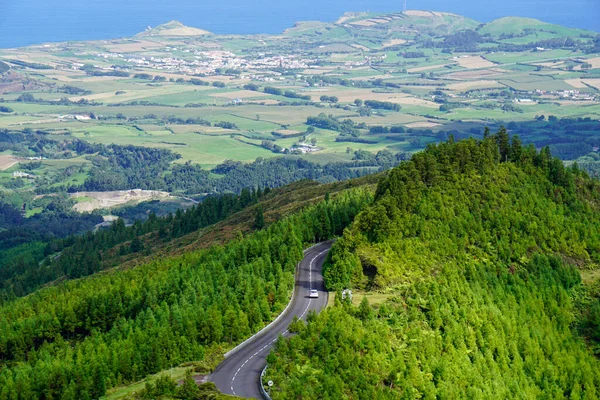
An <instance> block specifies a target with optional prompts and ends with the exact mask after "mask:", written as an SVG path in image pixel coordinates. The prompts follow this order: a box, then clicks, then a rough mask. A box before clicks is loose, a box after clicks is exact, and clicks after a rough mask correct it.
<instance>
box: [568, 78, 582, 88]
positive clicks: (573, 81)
mask: <svg viewBox="0 0 600 400" xmlns="http://www.w3.org/2000/svg"><path fill="white" fill-rule="evenodd" d="M565 83H566V84H568V85H571V86H573V87H574V88H577V89H584V88H586V87H587V86H585V85H584V83H583V82H582V81H581V79H579V78H574V79H565Z"/></svg>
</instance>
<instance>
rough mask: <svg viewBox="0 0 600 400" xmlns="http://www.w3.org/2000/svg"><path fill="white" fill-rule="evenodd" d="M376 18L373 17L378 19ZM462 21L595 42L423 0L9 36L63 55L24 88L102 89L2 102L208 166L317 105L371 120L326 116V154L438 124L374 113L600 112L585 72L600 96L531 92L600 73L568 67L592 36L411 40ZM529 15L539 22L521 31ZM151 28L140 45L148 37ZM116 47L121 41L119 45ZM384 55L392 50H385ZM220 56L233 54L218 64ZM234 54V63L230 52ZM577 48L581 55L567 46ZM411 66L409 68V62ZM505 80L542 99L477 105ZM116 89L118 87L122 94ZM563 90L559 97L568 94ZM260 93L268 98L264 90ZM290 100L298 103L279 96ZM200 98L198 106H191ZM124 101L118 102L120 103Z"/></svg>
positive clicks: (16, 125) (457, 120)
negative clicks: (394, 7)
mask: <svg viewBox="0 0 600 400" xmlns="http://www.w3.org/2000/svg"><path fill="white" fill-rule="evenodd" d="M369 18H375V21H373V20H370V19H369ZM357 22H358V24H356V23H357ZM464 29H473V30H476V31H477V32H478V33H479V34H481V35H483V34H488V33H489V34H490V35H491V36H492V37H493V38H494V39H495V40H499V36H500V35H502V34H509V35H510V34H512V35H514V36H515V37H512V38H507V39H502V41H503V42H504V43H513V44H528V43H533V42H536V41H540V40H546V39H551V38H556V37H572V38H575V37H577V40H581V41H582V43H587V42H589V40H590V39H589V37H592V36H593V34H592V33H590V32H588V31H583V30H578V29H571V28H564V27H560V26H557V25H552V24H547V23H543V22H540V21H536V20H532V19H527V18H503V19H500V20H496V21H493V22H491V23H488V24H484V25H481V26H480V24H479V23H478V22H477V21H473V20H471V19H468V18H464V17H461V16H456V15H451V14H445V13H435V14H433V13H429V14H427V13H425V14H424V13H414V14H411V15H404V16H401V17H400V14H397V13H396V14H381V13H363V14H355V15H353V16H352V17H350V19H347V20H345V21H344V22H341V23H339V24H335V23H326V22H314V21H312V22H304V23H299V24H298V25H297V26H295V27H293V28H290V29H288V30H287V31H286V32H285V33H283V34H281V35H276V36H269V35H256V36H252V35H249V36H239V35H224V36H219V35H210V36H203V37H202V39H201V40H196V39H194V40H182V39H181V38H170V37H160V36H152V37H148V36H146V37H136V38H135V39H133V40H128V39H120V40H117V41H114V42H110V43H108V42H90V43H82V44H78V45H77V46H74V47H69V46H64V48H63V49H61V50H58V51H57V50H52V51H51V50H46V49H44V48H42V47H31V48H24V49H12V50H0V58H9V59H15V58H20V59H23V60H29V61H30V62H39V63H43V64H51V65H57V64H60V65H63V66H66V67H67V69H56V70H32V69H29V68H24V67H15V70H16V71H18V72H19V74H22V75H23V76H24V77H25V79H31V80H33V81H35V82H38V83H39V85H38V87H37V88H34V89H31V90H28V91H27V92H29V93H31V94H33V95H34V96H35V98H36V99H42V100H46V101H49V100H56V99H60V98H63V97H69V98H70V99H71V100H72V101H77V100H79V99H81V98H85V99H88V100H89V101H96V102H100V103H102V104H98V105H93V106H92V105H89V104H88V105H75V104H71V105H49V104H39V103H36V104H29V103H19V102H16V101H15V100H16V98H17V97H19V96H20V95H21V94H23V92H22V91H21V90H17V89H15V90H17V91H16V92H14V93H4V94H3V95H2V97H3V98H4V99H5V100H6V102H5V103H4V104H5V105H7V106H9V107H10V108H12V109H13V110H14V113H12V114H8V115H2V116H0V129H4V128H6V129H10V130H22V129H25V128H29V129H32V130H34V131H36V130H42V131H46V132H50V133H52V134H53V136H52V137H53V138H59V137H60V138H61V139H60V140H68V139H69V136H56V135H58V134H65V133H70V134H71V135H72V136H73V137H76V138H80V139H83V140H86V141H89V142H92V143H102V144H111V143H116V144H121V145H129V144H132V145H136V146H148V147H155V148H165V149H170V150H172V151H174V152H176V153H178V154H180V155H181V156H182V158H181V159H180V160H179V161H177V162H186V161H188V160H190V161H192V162H194V163H199V164H200V165H202V166H205V167H213V166H215V165H217V164H219V163H221V162H222V161H224V160H225V159H234V160H240V161H252V160H254V159H255V158H256V157H274V156H277V154H275V153H272V152H270V151H268V150H266V149H264V148H262V147H260V145H261V142H262V141H263V140H274V141H275V143H276V144H277V145H279V146H281V147H283V148H290V147H291V146H292V145H294V144H295V143H297V142H298V141H299V140H300V138H299V137H283V138H281V137H277V136H274V135H272V134H271V133H272V132H273V131H277V130H284V129H290V130H293V131H296V132H299V133H303V132H306V130H307V129H308V128H309V127H308V126H307V125H306V121H307V118H308V117H312V116H317V115H319V114H320V113H325V114H327V115H331V116H333V117H335V118H338V119H339V120H343V119H346V118H349V119H351V120H352V121H354V122H355V123H365V124H366V125H367V129H363V130H362V138H364V139H367V140H373V141H376V143H374V144H367V143H354V142H350V143H349V142H336V138H337V137H338V136H339V135H340V133H339V132H332V131H328V130H322V129H317V130H316V131H315V132H314V133H313V134H311V135H309V139H310V138H316V139H317V146H318V147H319V148H320V151H318V152H317V153H314V154H307V155H304V157H306V158H308V159H312V160H318V162H327V161H335V160H348V158H349V156H348V155H347V154H346V149H347V148H348V147H350V148H352V149H354V150H356V149H365V150H369V151H374V152H375V151H378V150H381V149H389V150H392V151H415V150H417V147H419V146H420V147H421V148H422V147H423V146H424V145H426V144H427V143H428V142H430V141H432V140H433V139H432V138H431V137H419V138H418V139H419V140H417V145H416V147H415V140H414V139H415V138H414V137H413V140H412V144H411V143H410V142H409V136H406V137H405V136H393V139H389V138H387V137H386V135H374V136H373V135H369V134H368V133H367V131H368V127H370V126H376V125H384V126H392V125H402V126H405V127H411V128H413V129H415V130H416V131H417V134H418V132H419V130H420V129H428V130H433V131H434V132H437V131H439V130H451V129H453V130H458V131H461V130H462V129H463V128H464V126H465V123H466V122H468V121H475V122H477V123H479V124H480V125H481V124H485V123H488V122H498V123H499V122H502V123H508V122H510V121H527V120H533V118H534V117H535V116H537V115H540V114H544V115H555V116H558V117H588V116H589V117H593V118H597V117H598V115H600V90H597V89H594V88H593V87H590V86H585V85H583V84H579V83H578V81H573V82H572V83H573V84H575V85H578V86H582V87H580V88H578V89H577V90H579V91H580V92H581V93H583V94H591V95H597V97H596V98H595V99H592V100H590V99H586V101H580V99H574V101H568V102H566V101H562V100H563V98H562V97H561V96H560V95H559V94H555V95H554V97H553V98H547V97H544V98H541V97H539V96H538V97H536V96H537V95H536V94H535V93H532V91H535V90H538V89H539V90H542V91H547V92H550V91H562V90H572V89H573V88H574V86H572V85H570V84H568V83H566V82H565V79H574V80H579V79H583V78H594V79H598V77H599V75H598V74H594V72H593V71H592V72H587V73H585V72H580V71H569V70H568V67H569V66H575V65H577V63H578V62H580V61H581V60H583V59H590V60H591V62H592V63H593V64H594V65H596V68H598V67H597V65H598V61H597V60H596V59H597V58H598V57H600V55H599V54H593V53H592V54H586V53H584V50H585V49H584V48H579V49H578V50H576V51H575V50H564V49H558V50H547V51H525V52H519V53H510V52H491V51H490V52H476V53H473V54H465V53H462V52H460V51H458V50H456V51H455V50H453V51H452V52H442V49H443V46H436V47H435V48H426V47H423V46H422V45H421V44H420V43H418V42H417V41H416V39H417V38H418V36H420V37H421V38H422V37H425V36H427V37H431V38H433V39H432V40H433V41H434V42H436V43H441V42H443V40H444V37H445V36H447V35H450V34H452V33H455V32H458V31H461V30H464ZM525 29H530V30H531V31H528V32H526V34H525V33H523V32H524V30H525ZM423 35H425V36H423ZM521 35H523V36H521ZM581 35H583V36H581ZM590 35H592V36H590ZM396 38H402V39H404V40H405V41H406V42H402V43H397V44H395V45H394V48H393V50H391V49H390V48H386V47H385V45H384V44H385V43H389V42H390V40H392V39H396ZM142 42H143V43H144V44H143V46H142V45H141V44H140V43H142ZM352 45H354V46H356V45H359V46H364V48H357V47H352ZM144 46H146V47H147V48H144ZM167 46H168V47H167ZM482 46H483V44H482ZM485 46H488V47H491V46H493V43H485ZM485 46H484V47H485ZM174 47H177V50H174ZM119 48H122V49H125V50H118V49H119ZM408 51H418V52H423V53H424V57H421V58H415V59H413V58H404V57H403V56H402V54H403V53H404V52H408ZM119 52H120V53H121V54H123V55H124V56H123V57H113V58H110V57H111V56H108V58H106V59H105V58H103V57H102V56H101V55H100V53H119ZM225 52H226V53H225ZM132 53H135V57H146V60H150V59H152V57H154V58H167V59H171V58H172V57H176V58H177V59H178V60H179V61H178V62H180V61H183V62H189V63H193V62H195V61H197V60H201V61H202V62H205V61H206V60H209V59H211V60H213V61H211V62H210V63H208V64H207V65H214V66H215V67H217V66H219V67H221V68H224V69H225V68H227V66H228V65H234V69H235V68H239V69H240V73H239V75H236V74H234V75H233V76H232V75H229V76H218V75H217V74H216V73H214V72H210V71H206V76H205V75H203V73H202V71H200V72H201V73H200V74H198V75H197V76H194V72H193V71H192V70H191V69H189V68H188V69H182V70H179V69H178V68H179V67H177V66H171V67H169V68H168V69H165V68H164V65H163V64H161V65H160V66H156V67H155V66H152V65H144V66H143V67H139V66H137V65H129V64H128V61H127V59H128V58H129V57H130V56H131V54H132ZM384 55H385V56H386V57H385V59H382V58H381V57H382V56H384ZM462 55H471V56H481V57H483V58H485V59H487V60H489V61H491V62H493V63H494V64H495V65H494V66H489V65H487V66H486V65H485V63H478V62H477V61H474V64H473V65H472V66H471V65H469V63H468V62H467V63H464V62H463V63H458V61H457V59H456V58H455V57H459V56H462ZM210 57H214V58H210ZM221 57H224V59H226V60H227V62H226V63H223V64H219V63H220V61H219V60H221ZM265 57H273V58H274V59H275V60H277V58H280V59H281V60H282V62H283V61H286V62H294V63H304V64H305V65H309V66H313V67H314V68H309V69H307V70H304V68H303V67H302V68H301V67H291V68H283V69H281V68H279V62H278V61H275V62H274V64H273V65H272V67H260V68H259V67H254V66H252V63H253V62H255V61H257V60H260V61H263V60H264V59H265ZM288 57H289V59H288ZM236 58H237V63H232V64H227V63H230V62H232V61H234V59H236ZM572 58H577V60H570V59H572ZM369 59H370V61H369ZM550 61H565V62H566V64H565V63H562V64H558V65H559V66H558V67H554V66H553V67H552V68H549V67H546V66H544V67H543V68H542V71H538V70H537V69H538V68H537V65H535V64H538V65H539V64H540V63H543V62H550ZM72 63H87V64H93V65H98V66H101V67H102V66H104V67H110V66H111V65H120V66H122V67H124V68H126V69H127V70H128V72H129V74H130V76H129V77H97V76H88V75H86V74H85V72H84V71H81V70H76V69H75V70H74V69H72V68H69V66H70V65H71V64H72ZM461 64H462V65H461ZM532 64H534V65H532ZM298 65H299V64H298ZM480 65H481V66H480ZM552 65H555V64H552ZM560 65H562V66H563V67H561V66H560ZM197 67H198V64H194V66H193V68H192V69H195V68H197ZM469 67H471V68H470V69H469ZM203 68H204V67H203ZM201 69H202V68H201ZM288 69H289V70H288ZM404 69H407V70H409V71H411V72H410V73H403V72H402V71H403V70H404ZM136 73H147V74H149V75H151V76H164V77H166V78H167V79H169V78H172V79H178V78H183V79H184V80H186V81H189V80H191V79H201V80H205V81H210V82H213V81H220V82H223V83H224V84H225V85H226V87H225V88H216V87H213V86H195V85H192V84H190V83H184V84H177V83H174V82H169V81H166V82H160V83H156V82H152V81H146V80H142V79H134V78H133V76H134V74H136ZM315 73H318V74H322V75H315ZM584 74H586V75H585V76H584ZM309 75H310V76H312V78H313V80H314V81H315V82H316V86H312V87H309V86H308V84H307V79H306V77H307V76H309ZM320 77H330V78H343V79H345V80H347V81H346V82H344V84H345V85H346V86H342V85H340V84H336V83H331V82H324V83H319V78H320ZM348 82H352V83H348ZM248 83H254V84H257V85H258V87H259V91H258V92H255V93H251V92H248V91H247V90H243V89H242V87H243V86H244V85H246V84H248ZM593 83H594V82H593V81H592V84H593ZM64 85H70V86H74V87H77V88H81V89H85V90H89V91H91V92H92V93H91V94H86V95H66V94H65V93H64V89H62V87H63V86H64ZM265 86H274V87H277V88H280V89H282V90H293V91H295V92H296V93H299V94H303V95H309V96H311V98H312V102H302V101H299V100H297V99H290V98H286V97H284V96H275V95H270V94H265V93H263V92H262V91H261V90H262V88H264V87H265ZM363 86H366V87H363ZM591 86H593V85H591ZM508 88H510V89H512V90H514V91H518V92H517V93H515V94H514V96H515V97H520V98H529V97H532V98H533V99H534V100H535V102H534V103H532V104H525V103H522V104H521V103H512V104H514V105H516V106H517V107H519V108H520V109H522V110H523V112H522V113H519V112H504V111H502V110H501V109H500V107H501V104H500V103H499V104H498V107H497V108H494V109H489V108H484V107H481V105H485V104H490V103H494V102H496V101H497V97H494V96H488V94H490V93H494V92H496V93H497V92H502V91H503V90H505V89H508ZM440 91H441V93H443V95H445V96H447V101H448V102H457V103H461V105H462V106H463V107H460V108H453V109H452V110H451V111H450V112H442V111H439V104H438V103H435V102H434V100H436V99H435V96H438V95H439V94H440ZM472 91H475V93H476V95H472V94H471V92H472ZM117 92H120V94H119V95H117V94H116V93H117ZM434 93H436V94H435V95H434ZM322 95H328V96H337V97H339V104H337V105H331V104H326V103H322V102H320V100H319V98H320V97H321V96H322ZM238 98H241V99H242V102H241V104H236V105H233V104H231V102H232V100H235V99H238ZM355 99H362V100H380V101H386V100H392V101H396V102H398V103H400V104H401V106H402V110H401V111H400V112H390V111H385V110H372V112H371V114H370V115H368V116H367V115H365V112H364V110H362V111H363V112H362V115H361V113H360V111H361V110H359V109H358V108H357V107H356V106H354V100H355ZM438 100H439V99H438ZM504 101H506V100H505V99H503V100H502V102H504ZM509 101H510V100H509ZM557 101H561V105H560V106H559V105H558V103H557ZM130 102H149V103H153V104H155V105H121V104H127V103H130ZM253 102H254V103H253ZM261 102H262V103H263V104H256V103H261ZM291 102H297V103H302V104H301V105H295V106H289V105H285V106H283V105H282V104H289V103H291ZM192 103H193V104H194V107H185V106H186V105H189V104H192ZM115 104H119V106H118V107H117V106H114V105H115ZM92 112H93V113H94V114H95V115H96V116H97V117H98V120H85V121H76V120H74V119H72V118H71V119H69V116H71V117H72V116H73V115H86V114H90V113H92ZM117 116H119V118H118V119H117ZM170 117H176V118H181V119H183V120H186V119H188V118H201V119H205V120H208V121H210V122H211V123H213V124H214V123H218V122H221V121H226V122H232V123H235V124H236V126H237V129H222V128H218V127H207V126H202V125H184V124H179V123H178V124H169V123H168V122H167V121H168V120H169V118H170ZM86 162H87V161H86V160H83V159H77V160H73V161H72V163H73V164H72V165H78V164H79V165H81V164H83V163H86ZM67 164H68V163H67V162H63V161H59V162H54V161H53V162H52V163H45V164H44V167H43V168H44V171H45V169H52V168H64V167H66V166H68V165H67ZM83 176H84V174H83V173H82V174H81V176H73V177H71V179H75V180H77V181H79V180H81V179H82V178H83Z"/></svg>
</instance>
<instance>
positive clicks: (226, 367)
mask: <svg viewBox="0 0 600 400" xmlns="http://www.w3.org/2000/svg"><path fill="white" fill-rule="evenodd" d="M332 243H333V242H332V241H328V242H323V243H320V244H318V245H316V246H314V247H311V248H310V249H308V250H307V251H306V252H305V253H304V258H303V259H302V261H301V262H300V264H299V266H298V271H297V274H296V287H295V289H294V290H295V293H294V297H293V300H292V303H291V304H290V306H289V307H288V308H287V310H286V311H285V312H284V313H283V314H282V315H281V317H280V318H279V320H278V321H277V322H275V323H273V324H272V325H270V326H268V327H267V328H265V329H263V330H262V331H261V332H259V333H258V334H257V335H256V336H254V337H253V338H252V339H250V340H249V341H248V343H247V345H246V346H244V347H243V348H241V349H240V350H238V351H237V352H234V353H233V354H231V355H230V356H228V357H227V358H226V359H225V361H223V362H222V363H221V364H219V366H218V367H217V369H216V370H215V372H213V373H212V375H211V376H210V380H211V381H212V382H214V383H215V384H216V385H217V387H218V388H219V390H220V391H221V392H223V393H226V394H234V395H236V396H240V397H245V398H256V399H260V398H262V394H261V391H260V386H259V377H260V374H261V372H262V370H263V368H264V367H265V364H266V358H267V355H268V354H269V351H270V350H271V346H272V345H273V344H274V343H275V341H276V340H277V337H278V336H279V335H281V334H286V333H287V327H288V325H289V324H290V322H292V319H293V318H294V316H298V317H299V318H302V319H306V315H307V314H308V311H309V310H315V311H317V312H318V311H320V310H321V309H322V308H323V307H325V306H326V305H327V292H326V291H325V286H324V284H323V275H322V267H323V262H324V261H325V258H326V257H327V253H328V252H329V249H330V248H331V245H332ZM310 289H317V290H318V291H319V298H316V299H315V298H313V299H311V298H309V297H308V293H309V290H310Z"/></svg>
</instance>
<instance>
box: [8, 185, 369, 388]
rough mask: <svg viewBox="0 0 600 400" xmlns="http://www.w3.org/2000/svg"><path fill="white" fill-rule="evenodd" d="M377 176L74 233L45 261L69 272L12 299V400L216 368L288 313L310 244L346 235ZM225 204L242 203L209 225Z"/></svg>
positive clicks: (230, 199) (227, 203) (227, 204)
mask: <svg viewBox="0 0 600 400" xmlns="http://www.w3.org/2000/svg"><path fill="white" fill-rule="evenodd" d="M374 179H375V180H376V179H377V177H376V176H370V177H365V178H360V179H357V180H353V181H351V182H339V183H333V184H328V185H320V184H317V183H315V182H309V181H303V182H297V183H295V184H293V185H290V186H288V187H283V188H280V189H276V190H274V191H271V192H266V193H265V192H263V193H262V195H261V196H257V195H256V194H254V193H250V192H249V191H245V192H243V193H242V194H241V195H240V196H233V195H232V196H226V197H223V196H222V197H218V198H216V199H213V200H210V199H208V200H206V201H205V202H204V203H202V205H199V206H197V207H194V208H191V209H189V210H188V211H187V212H178V213H177V214H176V215H175V216H171V217H167V218H165V219H157V218H149V219H148V221H146V222H145V223H136V224H134V225H133V226H132V227H129V228H126V227H125V226H124V224H122V222H121V223H117V224H114V226H113V227H112V228H111V229H109V230H107V231H101V232H99V233H96V234H94V235H93V234H91V233H89V234H87V235H85V236H82V237H77V238H72V239H69V240H66V242H70V245H68V246H67V247H65V248H64V249H63V250H62V252H61V253H59V254H56V255H54V256H53V257H50V259H49V260H47V261H46V262H44V263H42V264H41V265H40V267H41V268H42V269H52V268H53V267H52V266H53V265H54V263H57V262H58V263H59V264H60V265H62V264H64V265H65V266H66V265H68V266H69V267H68V268H67V270H68V271H64V272H65V275H64V276H61V279H59V280H57V281H55V282H52V286H50V287H45V288H43V289H39V290H36V291H35V292H34V293H31V294H29V295H28V296H25V297H21V298H17V299H12V300H6V301H4V302H1V301H0V398H1V399H21V398H22V399H35V398H62V399H95V398H99V397H101V396H103V395H104V394H105V393H107V390H109V389H111V388H115V387H119V386H122V385H127V384H130V383H132V382H137V381H139V380H141V379H144V378H145V377H147V376H149V375H151V374H155V373H157V372H159V371H163V370H166V369H169V368H172V367H174V366H180V367H181V368H184V369H193V370H194V371H195V372H197V373H208V372H210V371H211V370H212V368H214V366H216V365H217V364H218V362H219V361H220V359H221V357H222V354H223V353H224V352H225V351H227V350H228V349H230V348H232V347H233V346H234V345H235V344H237V343H239V342H241V341H243V340H244V339H246V338H247V337H249V336H250V335H251V334H252V333H254V332H256V331H258V330H259V329H261V328H262V327H263V326H264V325H266V323H268V322H270V321H271V320H272V319H273V318H275V316H276V315H278V314H279V313H280V312H281V311H282V310H283V308H284V307H285V304H286V303H287V301H288V299H289V296H290V294H291V290H292V287H293V281H294V279H293V277H294V271H295V265H296V263H297V262H298V261H299V260H300V259H301V258H302V249H303V248H305V247H308V246H309V244H310V243H314V242H315V241H322V240H325V239H328V238H331V237H333V236H334V235H340V234H341V232H342V230H343V229H344V227H345V226H347V225H348V224H349V223H350V222H351V221H352V220H353V218H354V216H355V215H356V214H357V213H358V212H359V211H360V210H361V208H362V207H363V206H364V205H365V204H367V203H369V202H371V201H372V198H373V189H374V188H373V183H374ZM244 199H245V200H244ZM240 202H241V203H240ZM238 203H240V204H238ZM236 204H238V205H236ZM211 205H212V206H211ZM232 206H233V208H232ZM240 207H241V208H240ZM223 208H227V209H230V210H231V209H233V210H239V211H238V212H235V213H233V214H232V215H229V216H228V217H224V218H225V219H224V220H223V221H221V222H220V223H218V224H216V225H211V226H208V227H206V228H204V229H199V228H202V227H203V225H204V223H202V221H204V220H206V219H207V218H208V219H209V220H212V221H214V220H219V219H221V218H220V217H219V216H226V215H227V214H228V213H227V212H226V211H225V210H223ZM259 215H261V216H262V217H263V218H261V220H262V223H261V225H262V224H265V223H266V226H265V227H264V229H260V228H261V227H260V226H257V222H256V221H257V220H258V218H257V217H258V216H259ZM67 244H68V243H67ZM122 250H124V251H122ZM112 263H116V264H117V265H116V268H109V269H107V267H109V266H110V265H111V264H112ZM20 266H21V268H20V269H19V268H16V269H14V270H13V272H14V273H15V274H16V276H17V277H20V274H23V273H24V271H23V269H25V267H26V266H25V264H21V265H20ZM90 267H91V268H92V270H93V271H89V269H90ZM72 269H74V270H75V271H78V270H81V271H80V272H81V273H80V274H79V275H77V274H75V275H73V274H72V272H73V270H72ZM59 270H60V271H63V270H62V269H60V268H59V269H55V271H59ZM42 272H43V271H42ZM90 272H92V273H94V274H93V275H90V276H86V277H82V278H80V279H72V277H73V276H84V275H86V274H88V273H90ZM33 275H34V276H36V274H33ZM19 279H20V278H19ZM60 280H66V281H63V282H60ZM0 300H1V299H0ZM181 368H179V372H178V373H179V375H181V374H180V372H181ZM167 381H168V380H167ZM162 384H164V385H167V386H169V385H171V383H170V381H168V382H163V383H162ZM147 389H148V390H150V389H152V388H147ZM155 389H156V388H155ZM163 389H165V388H164V387H162V388H161V389H156V390H160V391H161V394H166V393H167V391H164V390H163ZM167 389H168V388H167ZM205 389H206V390H207V392H209V393H207V394H206V395H207V396H209V394H210V396H214V393H213V392H212V389H211V387H207V388H205ZM174 390H175V389H173V391H174ZM150 392H151V393H155V391H154V389H152V390H150ZM123 393H124V394H127V393H130V391H128V390H123ZM147 396H149V397H145V398H157V397H158V396H156V395H154V394H147ZM161 398H162V397H161ZM184 398H190V397H184ZM207 398H208V397H207ZM210 398H213V397H210ZM215 398H216V397H215Z"/></svg>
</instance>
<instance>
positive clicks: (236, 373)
mask: <svg viewBox="0 0 600 400" xmlns="http://www.w3.org/2000/svg"><path fill="white" fill-rule="evenodd" d="M328 251H329V249H327V250H323V251H322V252H320V253H319V254H317V255H316V256H314V257H313V258H312V260H310V263H309V264H308V287H309V291H310V290H311V289H312V268H313V263H314V262H315V260H316V259H317V258H319V257H320V256H321V254H323V253H327V252H328ZM294 290H295V289H294ZM311 302H312V299H311V298H309V299H308V305H307V306H306V308H305V309H304V312H302V315H300V319H302V318H304V315H305V314H306V312H307V311H308V309H309V308H310V303H311ZM288 333H289V330H288V329H286V330H285V331H284V332H283V333H282V334H281V336H285V335H286V334H288ZM278 338H279V336H277V337H276V338H275V339H273V340H271V341H270V342H269V343H267V344H266V345H264V346H263V347H262V348H261V349H260V350H258V351H257V352H256V353H254V354H252V355H251V356H250V358H248V359H247V360H246V361H244V363H243V364H242V365H241V366H240V367H239V368H238V369H237V371H235V374H233V378H231V387H230V389H231V393H232V394H233V395H234V396H235V395H236V394H235V390H234V389H233V382H234V381H235V378H237V376H238V374H239V373H240V371H241V370H242V368H244V366H246V364H248V362H249V361H250V360H252V359H253V358H254V357H255V356H256V355H258V354H259V353H261V352H262V351H263V350H264V349H266V348H267V347H269V346H271V344H273V343H274V342H276V341H277V339H278Z"/></svg>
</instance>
